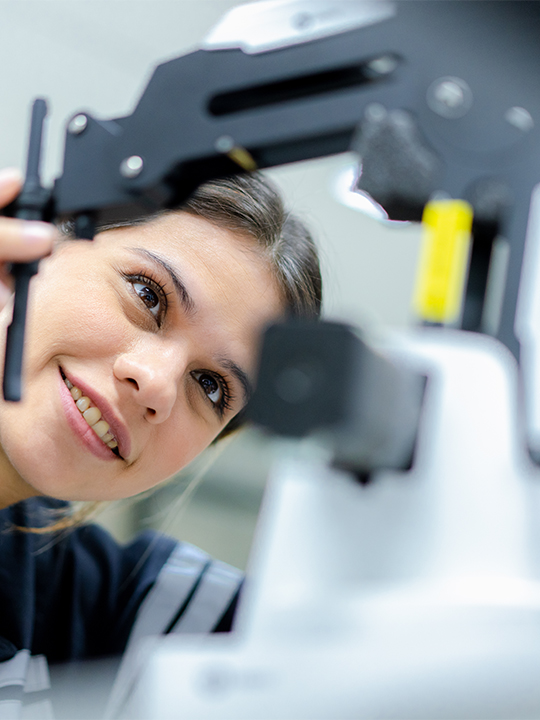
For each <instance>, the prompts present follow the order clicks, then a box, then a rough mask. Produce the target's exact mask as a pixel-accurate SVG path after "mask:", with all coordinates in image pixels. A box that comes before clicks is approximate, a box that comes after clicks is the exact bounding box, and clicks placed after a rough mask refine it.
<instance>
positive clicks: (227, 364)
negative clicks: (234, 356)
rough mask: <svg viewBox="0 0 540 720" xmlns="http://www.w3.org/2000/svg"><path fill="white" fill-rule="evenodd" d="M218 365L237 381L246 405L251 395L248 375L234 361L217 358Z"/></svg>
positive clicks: (251, 389) (251, 388)
mask: <svg viewBox="0 0 540 720" xmlns="http://www.w3.org/2000/svg"><path fill="white" fill-rule="evenodd" d="M218 363H219V364H220V365H221V367H223V368H225V369H226V370H229V372H230V373H231V374H232V375H234V377H235V378H236V379H237V380H238V382H239V383H240V385H241V386H242V389H243V391H244V403H247V401H248V400H249V398H250V397H251V396H252V395H253V386H252V384H251V382H250V380H249V377H248V374H247V373H246V372H245V371H244V370H242V368H241V367H240V366H239V365H237V364H236V363H235V362H234V360H229V358H223V357H222V358H218Z"/></svg>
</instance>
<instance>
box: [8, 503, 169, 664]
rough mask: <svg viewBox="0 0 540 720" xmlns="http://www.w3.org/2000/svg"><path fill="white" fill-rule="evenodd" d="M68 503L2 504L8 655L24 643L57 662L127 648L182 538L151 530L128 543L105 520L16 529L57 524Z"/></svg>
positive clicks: (115, 652) (24, 645) (110, 652)
mask: <svg viewBox="0 0 540 720" xmlns="http://www.w3.org/2000/svg"><path fill="white" fill-rule="evenodd" d="M64 505H65V503H61V502H59V501H56V500H50V499H45V498H33V499H30V500H26V501H24V502H21V503H18V504H17V505H12V506H11V507H9V508H6V509H5V510H1V511H0V662H2V661H4V660H7V659H9V658H10V657H12V656H13V655H14V654H15V653H16V652H17V651H18V650H22V649H27V650H30V652H31V654H32V655H41V654H43V655H45V656H46V657H47V658H48V660H49V662H63V661H68V660H81V659H86V658H93V657H103V656H107V655H114V654H119V653H121V652H122V651H123V650H124V648H125V646H126V642H127V639H128V636H129V633H130V630H131V627H132V625H133V622H134V618H135V615H136V613H137V610H138V608H139V606H140V604H141V602H142V601H143V600H144V598H145V596H146V594H147V593H148V591H149V589H150V588H151V587H152V585H153V583H154V582H155V580H156V577H157V575H158V574H159V572H160V570H161V569H162V567H163V565H164V564H165V562H166V561H167V558H168V557H169V555H170V554H171V552H172V550H173V549H174V548H175V546H176V545H177V541H176V540H173V539H171V538H168V537H165V536H163V535H159V534H157V533H155V532H152V531H147V532H144V533H142V534H141V535H140V536H139V537H137V539H135V540H134V541H133V542H132V543H130V544H129V545H126V546H121V545H119V544H118V543H116V542H115V541H114V540H113V538H112V537H111V536H110V535H109V534H108V533H107V532H105V531H104V530H103V529H102V528H100V527H99V526H97V525H84V526H81V527H77V528H75V529H72V530H69V531H64V532H63V533H61V534H58V533H57V534H56V535H55V534H52V535H51V534H45V535H38V534H35V533H28V532H21V531H20V530H17V529H16V527H17V526H18V527H26V528H28V527H40V526H46V525H50V524H52V523H53V522H54V521H55V519H57V516H55V515H54V510H55V509H56V510H58V509H59V508H61V507H62V506H64ZM62 535H63V536H62Z"/></svg>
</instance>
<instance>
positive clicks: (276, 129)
mask: <svg viewBox="0 0 540 720" xmlns="http://www.w3.org/2000/svg"><path fill="white" fill-rule="evenodd" d="M382 5H383V4H382V3H381V6H382ZM388 7H389V8H391V9H392V10H393V14H392V13H386V14H385V15H384V17H383V19H382V20H381V21H380V22H374V23H372V24H368V25H367V26H364V27H359V28H356V29H352V30H349V31H348V32H342V33H340V34H337V35H332V36H329V37H323V38H320V39H316V40H312V41H309V42H304V43H300V44H295V45H293V46H289V47H283V48H278V49H272V50H269V51H264V52H260V53H257V52H254V53H251V54H248V53H245V52H243V51H242V50H241V49H224V50H218V49H216V50H210V51H209V50H199V51H197V52H194V53H192V54H189V55H186V56H184V57H180V58H178V59H176V60H172V61H170V62H167V63H165V64H163V65H160V66H159V67H158V68H157V69H156V71H155V73H154V75H153V77H152V78H151V80H150V82H149V84H148V86H147V88H146V90H145V91H144V93H143V95H142V97H141V99H140V101H139V103H138V105H137V107H136V109H135V111H134V112H133V114H132V115H130V116H129V117H124V118H118V119H115V120H107V121H100V120H96V119H94V118H92V117H90V116H89V115H81V116H77V117H76V118H75V119H74V120H73V121H72V123H71V124H70V126H69V130H68V133H67V137H66V148H65V160H64V170H63V174H62V176H61V177H60V178H59V180H58V181H57V183H56V186H55V188H54V202H55V212H56V214H57V215H58V216H62V215H79V216H80V219H79V223H78V228H79V232H80V234H81V235H82V236H83V237H84V236H89V235H90V236H91V234H92V227H93V226H94V224H96V223H97V225H101V224H103V223H107V222H110V221H115V220H118V219H119V218H126V217H130V216H133V215H140V214H147V213H151V212H154V211H155V210H158V209H160V208H163V207H172V206H174V205H176V204H178V203H180V202H182V200H183V199H185V198H186V197H187V196H188V195H189V193H190V192H192V190H193V189H194V188H195V187H196V186H197V185H198V184H200V183H201V182H203V181H205V180H208V179H210V178H213V177H217V176H220V175H225V174H230V173H233V172H238V171H239V170H250V169H253V168H255V167H259V168H266V167H270V166H274V165H279V164H282V163H288V162H293V161H297V160H303V159H307V158H313V157H318V156H323V155H329V154H333V153H338V152H342V151H346V150H349V149H355V150H358V152H359V153H360V154H361V156H362V157H363V173H362V176H361V178H360V181H359V187H360V188H361V189H364V190H366V191H367V192H369V193H370V194H372V195H373V196H374V198H375V199H376V200H378V201H379V202H380V203H381V204H382V205H383V206H384V207H385V208H386V209H387V210H388V211H389V214H390V217H394V218H396V219H420V216H421V211H422V208H423V205H424V204H425V203H426V201H427V200H428V199H429V197H430V196H431V195H432V194H433V193H441V192H442V193H446V194H447V195H449V196H450V197H454V198H462V199H466V200H469V202H471V204H472V205H473V208H474V209H475V213H476V218H477V225H478V224H480V226H481V227H480V228H479V232H478V233H477V235H478V242H477V243H476V244H475V245H474V246H473V251H472V258H471V276H470V281H469V288H468V293H467V299H466V302H465V309H464V319H463V322H464V325H465V327H466V328H467V329H473V330H476V329H479V325H480V315H481V311H482V304H483V299H484V295H483V294H484V292H485V282H486V277H487V266H488V263H489V258H490V251H491V243H492V240H493V238H494V237H495V235H496V234H499V235H503V236H504V237H505V238H506V239H507V240H508V241H509V242H510V245H511V254H510V261H509V267H508V272H507V281H506V287H505V290H504V293H503V295H504V300H503V305H502V315H501V321H500V323H499V328H498V331H497V332H498V336H499V338H500V339H501V340H502V341H503V342H504V343H505V344H506V345H507V346H508V347H509V348H510V350H511V351H512V352H513V353H514V354H515V355H516V356H519V344H518V342H517V340H516V338H515V336H514V315H515V309H516V301H517V293H518V286H519V278H520V273H521V261H522V256H523V247H524V242H525V234H526V224H527V217H528V208H529V202H530V197H531V192H532V189H533V187H534V186H535V185H536V184H537V182H538V181H539V176H540V142H539V133H540V93H539V92H538V87H539V86H538V67H540V45H539V44H538V42H537V38H538V37H540V7H538V4H537V3H534V2H533V3H531V2H514V1H512V2H484V1H480V2H476V1H471V2H467V3H462V2H452V1H450V2H447V1H444V0H442V1H441V2H437V3H426V2H415V1H412V2H407V3H397V4H396V6H395V7H393V6H390V5H388V6H387V8H388ZM389 15H390V16H389ZM263 22H264V17H261V23H263ZM490 228H492V231H491V230H490Z"/></svg>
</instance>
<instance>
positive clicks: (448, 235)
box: [413, 200, 473, 324]
mask: <svg viewBox="0 0 540 720" xmlns="http://www.w3.org/2000/svg"><path fill="white" fill-rule="evenodd" d="M472 221H473V209H472V207H471V206H470V205H469V203H467V202H465V201H464V200H434V201H432V202H429V203H428V204H427V205H426V207H425V209H424V214H423V216H422V225H423V238H422V248H421V251H420V260H419V265H418V272H417V277H416V287H415V293H414V300H413V307H414V310H415V312H416V314H417V315H418V316H419V317H420V318H421V319H422V320H428V321H430V322H436V323H445V324H446V323H452V322H455V321H456V320H457V319H458V317H459V313H460V310H461V303H462V298H463V290H464V285H465V278H466V274H467V265H468V261H469V252H470V243H471V228H472Z"/></svg>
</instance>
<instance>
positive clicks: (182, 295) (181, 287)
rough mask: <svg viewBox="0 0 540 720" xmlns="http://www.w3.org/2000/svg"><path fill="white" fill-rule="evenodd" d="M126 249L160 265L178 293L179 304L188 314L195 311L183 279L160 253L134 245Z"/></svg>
mask: <svg viewBox="0 0 540 720" xmlns="http://www.w3.org/2000/svg"><path fill="white" fill-rule="evenodd" d="M128 249H129V250H131V251H132V252H136V253H138V254H139V255H144V257H146V258H148V259H149V260H152V261H153V262H155V263H157V264H158V265H159V266H160V267H162V268H163V269H164V270H165V271H166V272H167V274H168V275H169V277H170V278H171V281H172V284H173V285H174V289H175V290H176V294H177V295H178V299H179V300H180V304H181V305H183V307H184V309H185V311H186V312H187V313H189V314H190V315H191V314H193V313H194V312H195V303H194V302H193V298H192V297H191V295H190V294H189V292H188V289H187V288H186V285H185V283H184V281H183V280H182V278H181V277H180V275H179V274H178V272H177V271H176V270H175V269H174V268H172V267H171V266H170V265H169V263H168V262H167V261H166V260H165V259H164V258H162V257H161V256H160V255H157V254H156V253H153V252H151V251H150V250H147V249H146V248H137V247H134V248H128Z"/></svg>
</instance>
